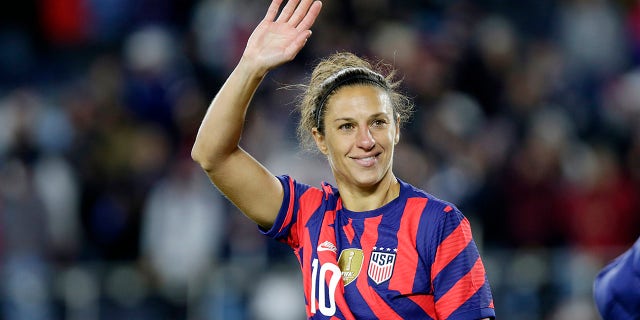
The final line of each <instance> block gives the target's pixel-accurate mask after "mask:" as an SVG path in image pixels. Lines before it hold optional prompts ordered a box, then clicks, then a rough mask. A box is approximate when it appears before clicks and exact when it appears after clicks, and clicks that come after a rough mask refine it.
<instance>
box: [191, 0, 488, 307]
mask: <svg viewBox="0 0 640 320" xmlns="http://www.w3.org/2000/svg"><path fill="white" fill-rule="evenodd" d="M281 3H282V0H273V2H272V3H271V5H270V6H269V9H268V11H267V14H266V16H265V18H264V19H263V20H262V21H261V22H260V24H259V25H258V26H257V27H256V29H255V30H254V32H253V34H252V35H251V37H250V38H249V41H248V43H247V46H246V49H245V51H244V54H243V56H242V58H241V59H240V62H239V63H238V65H237V67H236V68H235V70H234V71H233V72H232V73H231V75H230V76H229V78H228V79H227V81H226V83H225V84H224V85H223V86H222V88H221V89H220V92H218V94H217V96H216V97H215V99H214V100H213V102H212V104H211V106H210V107H209V110H208V111H207V114H206V115H205V117H204V119H203V121H202V125H201V127H200V130H199V132H198V136H197V138H196V142H195V144H194V147H193V150H192V157H193V158H194V160H196V161H197V162H198V163H200V165H201V166H202V167H203V169H204V170H205V171H206V172H207V174H208V176H209V178H210V179H211V181H212V182H213V183H214V184H215V185H216V186H217V187H218V189H219V190H220V191H221V192H223V193H224V194H225V195H226V196H227V197H228V198H229V199H230V200H231V201H232V202H233V203H234V204H235V205H236V206H237V207H238V208H239V209H240V210H241V211H242V212H243V213H244V214H245V215H247V216H248V217H249V218H250V219H252V220H253V221H255V222H256V223H257V224H258V225H259V226H260V228H261V229H262V231H263V232H264V233H265V234H267V235H268V236H271V237H273V238H275V239H277V240H279V241H283V242H286V243H287V244H289V245H290V246H291V247H292V248H293V250H294V252H295V254H296V256H297V257H298V260H299V262H300V266H301V269H302V274H303V284H304V294H305V300H306V310H307V316H308V317H309V318H310V319H483V318H486V319H488V318H492V317H494V315H495V314H494V311H493V301H492V297H491V291H490V288H489V284H488V282H487V279H486V274H485V270H484V267H483V265H482V262H481V260H480V257H479V254H478V250H477V248H476V246H475V243H474V241H473V239H472V237H471V230H470V228H469V222H468V221H467V220H466V219H465V218H464V216H462V214H461V213H460V212H459V211H458V210H457V209H456V208H455V207H454V206H453V205H451V204H448V203H446V202H443V201H441V200H438V199H436V198H434V197H433V196H431V195H428V194H426V193H425V192H423V191H421V190H418V189H416V188H414V187H412V186H410V185H408V184H406V183H404V182H402V181H401V180H399V179H397V178H396V177H395V176H394V174H393V171H392V163H393V153H394V147H395V145H396V144H397V143H398V141H399V139H400V128H399V126H400V123H401V121H402V120H403V119H405V118H406V117H407V116H408V113H409V108H408V107H407V106H408V104H407V103H406V101H407V100H406V99H404V98H403V96H402V95H400V94H398V93H397V92H396V85H397V84H395V83H393V82H391V80H390V79H391V78H390V76H389V77H388V78H385V77H383V76H382V75H380V74H379V73H377V72H375V71H373V70H372V68H371V65H369V64H368V63H367V62H365V61H364V60H362V59H360V58H357V57H356V56H354V55H351V54H336V55H334V56H332V57H329V58H328V59H326V60H324V61H323V62H321V63H320V64H319V65H318V66H317V67H316V68H315V70H314V71H313V74H312V80H311V83H310V85H309V86H308V88H307V91H306V93H305V97H304V99H303V103H302V107H301V114H302V119H301V124H300V128H299V132H304V133H306V134H307V136H308V137H310V138H309V139H310V140H311V139H312V141H313V143H315V145H316V146H317V148H318V149H319V150H320V151H321V152H322V153H323V154H324V155H326V157H327V160H328V161H329V164H330V166H331V170H332V172H333V175H334V178H335V181H336V184H337V188H336V187H333V186H330V185H327V184H324V185H323V186H322V188H313V187H310V186H308V185H304V184H301V183H298V182H296V181H295V180H293V179H292V178H291V177H289V176H279V177H275V176H274V175H272V174H271V173H270V172H269V171H268V170H267V169H266V168H265V167H263V166H262V165H261V164H260V163H258V162H257V161H256V160H255V159H254V158H252V157H251V156H250V155H249V154H247V153H246V152H245V151H244V150H242V149H241V148H240V147H239V146H238V142H239V140H240V136H241V131H242V124H243V123H244V121H245V113H246V110H247V107H248V104H249V102H250V100H251V98H252V96H253V94H254V92H255V91H256V88H257V87H258V85H259V84H260V82H261V80H262V79H263V78H264V76H265V74H266V73H267V72H268V71H269V70H271V69H273V68H275V67H276V66H278V65H280V64H282V63H285V62H287V61H290V60H292V59H293V58H294V57H295V55H296V54H297V53H298V52H299V51H300V49H301V48H302V47H303V46H304V44H305V43H306V41H307V39H308V38H309V37H310V36H311V31H310V30H309V28H310V27H311V26H312V25H313V23H314V21H315V19H316V17H317V16H318V14H319V12H320V9H321V7H322V4H321V2H320V1H313V0H301V1H300V0H290V1H288V3H287V4H286V5H285V6H284V7H283V8H282V12H281V13H280V14H279V15H278V11H279V8H280V6H281Z"/></svg>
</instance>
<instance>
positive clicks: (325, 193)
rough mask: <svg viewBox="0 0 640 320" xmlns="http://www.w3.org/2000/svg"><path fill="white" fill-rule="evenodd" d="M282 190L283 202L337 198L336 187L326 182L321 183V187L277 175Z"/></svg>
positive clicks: (315, 201) (325, 200) (334, 199)
mask: <svg viewBox="0 0 640 320" xmlns="http://www.w3.org/2000/svg"><path fill="white" fill-rule="evenodd" d="M277 178H278V180H280V183H281V184H282V188H283V190H284V199H283V202H284V203H283V204H286V202H289V201H290V202H291V203H292V204H293V203H294V202H296V203H297V202H300V203H309V202H311V203H315V204H319V203H320V202H335V201H336V199H337V193H338V192H337V189H336V188H335V187H333V186H331V185H329V184H327V183H324V182H323V183H322V185H321V187H319V188H318V187H313V186H311V185H308V184H305V183H301V182H299V181H297V180H295V179H294V178H292V177H291V176H288V175H281V176H277Z"/></svg>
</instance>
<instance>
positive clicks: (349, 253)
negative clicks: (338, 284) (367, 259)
mask: <svg viewBox="0 0 640 320" xmlns="http://www.w3.org/2000/svg"><path fill="white" fill-rule="evenodd" d="M363 260H364V254H363V253H362V249H354V248H352V249H346V250H342V252H341V253H340V257H339V258H338V266H339V267H340V270H341V271H342V281H343V282H344V285H345V286H347V285H348V284H349V283H351V282H353V280H355V279H356V278H357V277H358V275H359V274H360V270H361V269H362V261H363Z"/></svg>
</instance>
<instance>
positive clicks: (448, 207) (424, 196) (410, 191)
mask: <svg viewBox="0 0 640 320" xmlns="http://www.w3.org/2000/svg"><path fill="white" fill-rule="evenodd" d="M398 181H399V182H400V185H401V189H400V190H401V193H402V194H403V196H404V197H406V198H407V200H408V202H410V201H411V199H416V200H414V201H421V202H424V213H428V214H432V215H439V216H442V215H445V216H446V215H447V214H452V215H461V214H462V213H461V212H460V210H459V209H458V207H456V205H455V204H453V203H451V202H448V201H446V200H443V199H440V198H438V197H436V196H434V195H433V194H430V193H428V192H426V191H424V190H422V189H420V188H417V187H415V186H413V185H411V184H409V183H406V182H404V181H402V180H400V179H398ZM417 199H421V200H417Z"/></svg>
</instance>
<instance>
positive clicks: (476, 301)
mask: <svg viewBox="0 0 640 320" xmlns="http://www.w3.org/2000/svg"><path fill="white" fill-rule="evenodd" d="M433 237H434V238H432V240H431V241H432V243H434V244H435V248H436V249H435V255H434V257H433V263H432V266H431V284H432V290H433V294H434V302H435V310H436V313H437V314H438V317H439V318H440V319H483V318H495V311H494V308H493V297H492V295H491V288H490V286H489V281H488V279H487V275H486V272H485V268H484V265H483V264H482V259H481V258H480V254H479V252H478V248H477V246H476V244H475V241H474V240H473V236H472V233H471V226H470V224H469V220H467V218H466V217H464V216H463V215H462V213H461V212H460V211H458V209H456V208H455V207H453V206H450V205H446V206H445V207H444V208H443V210H442V211H441V213H439V219H438V229H437V231H436V232H434V234H433Z"/></svg>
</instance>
